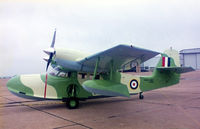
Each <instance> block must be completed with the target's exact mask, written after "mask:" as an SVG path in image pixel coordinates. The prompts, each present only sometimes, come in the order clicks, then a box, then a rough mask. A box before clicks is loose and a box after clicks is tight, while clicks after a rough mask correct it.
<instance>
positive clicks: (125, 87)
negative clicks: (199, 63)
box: [7, 31, 180, 109]
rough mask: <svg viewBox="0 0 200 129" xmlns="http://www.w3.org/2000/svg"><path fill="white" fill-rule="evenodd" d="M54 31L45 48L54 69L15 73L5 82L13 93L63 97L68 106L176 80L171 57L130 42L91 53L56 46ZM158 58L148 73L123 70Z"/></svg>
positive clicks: (133, 91)
mask: <svg viewBox="0 0 200 129" xmlns="http://www.w3.org/2000/svg"><path fill="white" fill-rule="evenodd" d="M55 38H56V31H55V32H54V36H53V41H52V44H51V46H50V48H48V49H45V50H44V52H45V53H46V54H47V55H48V57H46V58H44V60H45V61H47V66H46V71H47V70H48V67H49V65H51V66H52V68H53V69H54V72H51V73H46V74H30V75H18V76H15V77H13V78H11V79H10V80H9V81H8V82H7V88H8V90H9V91H11V92H12V93H13V94H15V95H17V96H20V97H25V98H30V99H32V98H39V99H51V100H62V101H64V102H66V105H67V107H68V108H70V109H74V108H77V107H78V106H79V101H80V100H86V99H89V98H97V97H99V96H102V97H106V96H107V97H109V96H123V97H130V95H133V94H139V99H143V98H144V96H143V94H142V93H143V92H145V91H150V90H154V89H158V88H162V87H167V86H171V85H174V84H177V83H179V79H180V67H177V66H176V64H175V63H174V59H173V58H172V57H168V55H167V54H164V53H159V52H156V51H152V50H147V49H143V48H138V47H135V46H132V45H130V46H129V45H118V46H115V47H112V48H110V49H107V50H104V51H102V52H99V53H96V54H94V55H87V54H85V53H82V52H80V51H79V52H78V51H73V50H68V49H64V48H55V47H54V45H55ZM159 54H160V55H161V57H160V60H159V62H158V64H157V66H156V67H155V69H154V71H153V73H152V75H151V76H135V75H131V74H128V73H126V72H123V69H122V68H123V66H124V64H127V63H129V62H135V63H138V64H141V63H143V62H145V61H147V60H149V59H151V58H153V57H155V56H156V55H159Z"/></svg>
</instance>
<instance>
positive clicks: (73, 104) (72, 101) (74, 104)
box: [66, 98, 79, 109]
mask: <svg viewBox="0 0 200 129" xmlns="http://www.w3.org/2000/svg"><path fill="white" fill-rule="evenodd" d="M66 106H67V107H68V108H69V109H76V108H78V106H79V101H78V99H77V98H69V99H67V102H66Z"/></svg>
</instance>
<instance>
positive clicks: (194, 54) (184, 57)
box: [180, 48, 200, 69]
mask: <svg viewBox="0 0 200 129" xmlns="http://www.w3.org/2000/svg"><path fill="white" fill-rule="evenodd" d="M180 63H181V66H187V67H192V68H194V69H200V48H194V49H184V50H181V51H180Z"/></svg>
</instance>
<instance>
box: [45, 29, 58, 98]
mask: <svg viewBox="0 0 200 129" xmlns="http://www.w3.org/2000/svg"><path fill="white" fill-rule="evenodd" d="M55 40H56V29H55V31H54V35H53V40H52V43H51V46H50V48H47V49H45V50H43V51H44V52H45V53H46V54H48V55H49V57H44V58H43V59H44V60H45V61H47V66H46V79H45V89H44V98H46V91H47V78H48V74H47V70H48V67H49V65H50V63H51V61H52V58H53V56H54V54H55V49H54V45H55Z"/></svg>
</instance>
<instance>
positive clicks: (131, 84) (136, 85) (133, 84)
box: [130, 79, 138, 90]
mask: <svg viewBox="0 0 200 129" xmlns="http://www.w3.org/2000/svg"><path fill="white" fill-rule="evenodd" d="M130 87H131V89H134V90H135V89H137V87H138V81H137V80H135V79H133V80H131V82H130Z"/></svg>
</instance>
